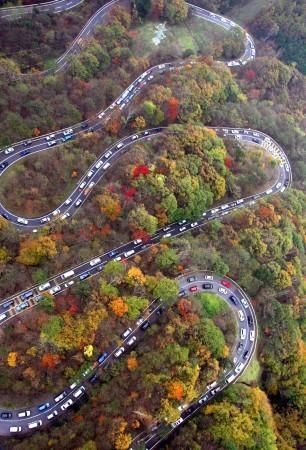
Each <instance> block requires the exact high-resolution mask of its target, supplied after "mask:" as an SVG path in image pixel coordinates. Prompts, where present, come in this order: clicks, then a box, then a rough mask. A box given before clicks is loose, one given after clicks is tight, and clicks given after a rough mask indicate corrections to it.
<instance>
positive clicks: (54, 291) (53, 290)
mask: <svg viewBox="0 0 306 450" xmlns="http://www.w3.org/2000/svg"><path fill="white" fill-rule="evenodd" d="M60 290H61V287H60V286H54V287H53V288H51V289H49V294H51V295H53V294H56V293H57V292H59V291H60Z"/></svg>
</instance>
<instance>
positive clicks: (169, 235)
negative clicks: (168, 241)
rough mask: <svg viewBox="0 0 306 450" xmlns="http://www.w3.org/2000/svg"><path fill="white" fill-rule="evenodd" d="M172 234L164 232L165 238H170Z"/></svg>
mask: <svg viewBox="0 0 306 450" xmlns="http://www.w3.org/2000/svg"><path fill="white" fill-rule="evenodd" d="M171 236H172V233H166V234H164V236H163V237H164V238H168V237H171Z"/></svg>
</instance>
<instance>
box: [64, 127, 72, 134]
mask: <svg viewBox="0 0 306 450" xmlns="http://www.w3.org/2000/svg"><path fill="white" fill-rule="evenodd" d="M72 133H73V129H72V128H68V130H65V131H64V132H63V135H64V136H68V135H69V134H72Z"/></svg>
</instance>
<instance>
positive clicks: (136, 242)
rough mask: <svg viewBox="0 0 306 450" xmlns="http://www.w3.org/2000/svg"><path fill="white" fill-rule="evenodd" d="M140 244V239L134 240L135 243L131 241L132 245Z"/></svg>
mask: <svg viewBox="0 0 306 450" xmlns="http://www.w3.org/2000/svg"><path fill="white" fill-rule="evenodd" d="M141 243H142V239H135V241H133V244H135V245H138V244H141Z"/></svg>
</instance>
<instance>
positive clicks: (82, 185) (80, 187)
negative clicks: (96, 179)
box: [79, 181, 87, 189]
mask: <svg viewBox="0 0 306 450" xmlns="http://www.w3.org/2000/svg"><path fill="white" fill-rule="evenodd" d="M86 184H87V182H86V181H83V182H82V183H81V184H80V186H79V189H84V187H85V186H86Z"/></svg>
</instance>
